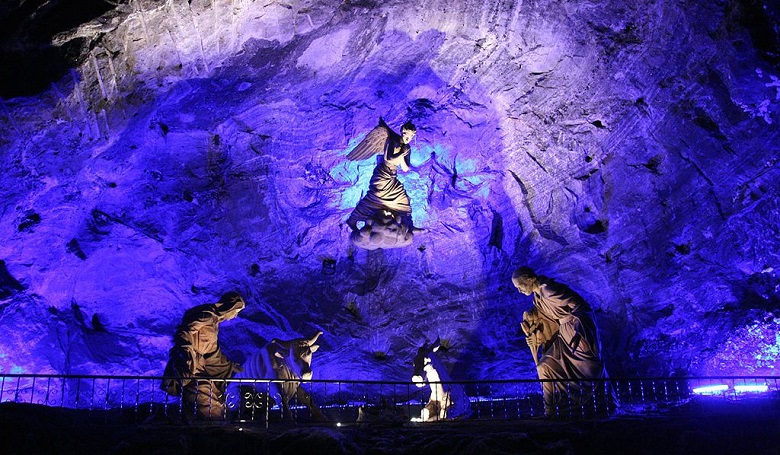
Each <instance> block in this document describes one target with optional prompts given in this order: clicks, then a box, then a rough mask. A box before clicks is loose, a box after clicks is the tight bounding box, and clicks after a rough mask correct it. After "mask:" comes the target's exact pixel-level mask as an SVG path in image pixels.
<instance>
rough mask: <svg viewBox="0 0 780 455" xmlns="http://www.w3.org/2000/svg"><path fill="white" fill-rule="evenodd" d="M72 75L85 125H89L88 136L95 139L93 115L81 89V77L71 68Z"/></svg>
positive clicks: (74, 90) (74, 89)
mask: <svg viewBox="0 0 780 455" xmlns="http://www.w3.org/2000/svg"><path fill="white" fill-rule="evenodd" d="M70 77H71V78H72V79H73V92H74V93H75V94H76V100H77V101H78V104H79V107H80V108H81V114H82V116H83V118H84V125H86V127H87V137H88V138H89V139H94V137H95V135H94V134H93V131H92V128H93V126H94V125H93V122H92V115H91V114H90V112H89V109H88V108H87V105H86V101H85V100H84V93H83V92H82V91H81V84H80V81H79V77H78V74H77V73H76V71H75V70H70ZM98 135H99V132H98Z"/></svg>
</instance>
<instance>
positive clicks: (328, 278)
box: [0, 0, 780, 380]
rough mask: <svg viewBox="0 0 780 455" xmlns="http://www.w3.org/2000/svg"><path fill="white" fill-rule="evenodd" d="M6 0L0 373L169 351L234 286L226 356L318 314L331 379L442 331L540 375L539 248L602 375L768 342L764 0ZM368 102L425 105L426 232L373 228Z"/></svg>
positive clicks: (686, 370) (682, 369)
mask: <svg viewBox="0 0 780 455" xmlns="http://www.w3.org/2000/svg"><path fill="white" fill-rule="evenodd" d="M16 3H17V4H13V2H12V4H11V6H7V7H3V8H4V9H0V14H1V15H2V16H0V17H2V18H3V24H6V25H7V24H12V23H13V24H18V25H15V27H16V28H13V27H11V28H4V30H6V31H5V32H3V35H2V36H1V37H0V38H2V44H3V48H2V49H3V52H2V54H0V55H2V56H3V57H4V58H5V59H6V62H11V63H14V65H0V66H5V69H4V70H3V76H4V77H5V78H6V80H7V81H15V82H14V83H11V82H8V83H7V84H4V87H5V88H4V90H5V92H4V93H3V95H2V96H3V99H2V100H0V125H2V126H0V167H2V169H3V173H2V177H0V179H1V180H0V183H1V184H0V239H2V241H0V325H1V326H2V327H3V328H4V329H5V330H4V331H3V337H1V338H0V372H1V373H8V372H11V373H22V372H24V373H71V374H82V373H83V374H86V373H91V374H142V375H155V374H160V373H161V372H162V370H163V366H164V363H165V360H166V353H167V350H168V348H169V347H170V345H171V339H170V337H171V335H172V333H173V331H174V328H175V325H176V323H177V321H178V320H179V319H180V317H181V314H182V313H183V312H184V310H185V309H187V308H189V307H191V306H194V305H196V304H200V303H206V302H211V301H215V300H216V299H217V298H218V297H219V295H220V294H221V293H223V292H225V291H229V290H237V291H239V292H241V293H242V294H243V295H244V296H245V297H246V299H247V302H248V307H247V309H246V310H245V311H244V312H243V313H242V314H241V316H240V317H239V318H238V319H237V320H235V321H231V322H230V323H228V324H227V325H225V326H224V327H223V330H222V332H221V333H220V337H221V339H222V343H223V346H224V348H225V351H226V352H227V353H228V355H230V356H232V357H233V358H235V359H237V360H242V359H243V358H244V357H245V356H246V355H247V353H248V352H249V351H250V350H252V349H255V348H256V347H257V346H260V345H262V344H263V343H264V342H265V341H267V340H270V339H271V338H274V337H278V338H291V337H295V336H306V335H307V334H310V333H313V332H314V331H315V330H322V331H323V332H324V335H323V336H322V338H321V343H322V345H323V346H322V349H321V350H320V351H319V352H317V355H316V356H315V359H314V370H315V375H316V377H318V378H328V379H339V378H342V379H358V378H360V379H388V380H407V379H409V377H410V375H411V371H410V362H411V359H412V354H413V352H414V351H415V349H416V347H417V346H419V345H421V344H422V343H423V342H424V341H425V340H426V339H427V340H433V339H435V338H436V337H437V336H440V337H441V338H442V339H443V340H446V341H447V342H448V343H449V346H450V349H449V350H448V352H447V353H446V354H445V355H444V356H443V360H444V361H445V363H447V364H448V366H450V367H451V369H452V376H453V377H454V378H457V379H490V378H529V377H534V375H535V371H534V369H533V365H532V362H531V360H530V356H529V355H528V354H527V350H526V348H525V345H524V343H523V342H522V340H521V336H520V332H519V319H520V317H521V314H522V311H523V309H525V308H526V307H527V306H528V305H530V302H529V301H528V300H527V299H525V298H523V297H521V296H520V295H519V294H517V293H516V291H515V290H514V289H513V288H512V287H511V282H510V276H511V272H512V270H513V269H514V268H515V267H517V266H520V265H525V264H528V265H531V266H532V267H535V268H536V269H538V270H539V271H540V272H542V273H545V274H548V275H550V276H553V277H556V278H558V279H559V280H560V281H562V282H564V283H567V284H570V285H571V286H572V287H573V288H574V289H576V290H577V291H579V292H580V293H581V294H582V295H583V296H584V297H585V298H586V299H587V300H588V301H589V302H590V303H591V304H592V305H593V306H594V307H595V308H596V309H597V314H598V317H599V323H600V325H601V330H602V339H603V344H604V349H605V352H606V354H605V355H606V357H607V361H608V369H609V370H610V372H611V374H612V375H613V376H618V375H668V374H747V373H750V374H773V373H775V372H776V369H777V368H778V365H780V312H778V308H779V307H780V279H778V269H780V195H779V194H778V186H779V185H778V181H780V163H778V160H779V159H780V145H778V144H780V129H779V128H778V127H777V125H778V123H780V107H778V106H780V69H779V67H778V62H779V59H780V53H779V52H778V37H779V36H780V32H778V25H777V23H778V17H780V9H778V7H777V6H776V5H775V4H774V3H772V2H760V1H757V0H743V1H734V0H719V1H711V2H699V1H693V0H686V1H677V2H669V1H662V0H656V1H649V2H645V1H643V2H640V1H635V0H621V1H610V2H596V1H589V0H577V1H571V2H560V1H555V0H539V1H535V2H521V1H514V2H513V1H504V2H482V1H464V2H449V1H445V0H431V1H429V2H413V1H403V0H395V1H392V0H391V1H388V2H383V3H379V2H371V1H345V2H340V1H328V0H322V1H293V2H289V3H282V2H256V1H249V0H230V1H228V0H213V1H205V0H193V1H191V2H172V1H166V2H153V1H148V0H136V1H131V2H126V3H120V4H118V5H113V4H109V3H108V2H106V3H103V2H85V4H89V5H91V6H92V7H93V10H90V11H87V10H86V9H85V10H84V11H83V13H84V14H82V15H81V16H74V17H72V18H71V17H70V16H68V15H64V14H62V11H63V10H62V8H63V6H67V5H66V4H67V2H65V1H59V2H57V1H49V2H42V1H37V2H34V1H29V2H21V1H19V2H16ZM98 3H100V4H101V5H98ZM34 7H35V8H37V9H35V8H34ZM66 16H68V17H66ZM19 17H23V18H26V19H25V20H22V21H15V22H14V21H13V19H15V18H16V19H18V18H19ZM58 19H59V20H60V22H58ZM65 19H67V20H68V21H70V22H68V21H66V20H65ZM20 43H24V46H22V45H21V44H20ZM20 46H21V47H20ZM25 46H26V47H25ZM19 49H22V51H19ZM46 52H55V53H56V54H57V55H58V58H60V59H61V62H60V67H59V68H60V70H59V71H54V70H51V69H48V70H46V71H44V74H43V76H42V75H41V74H39V73H37V72H36V69H37V68H39V66H36V65H35V64H34V62H33V63H30V64H29V65H23V64H18V65H17V64H16V63H18V62H20V61H21V60H20V59H21V57H20V55H24V56H29V57H30V59H34V58H35V56H37V55H48V54H46ZM14 59H16V60H14ZM44 60H45V59H44ZM52 64H53V63H52ZM44 76H54V78H53V79H52V80H50V81H47V80H45V77H44ZM41 77H44V79H43V82H40V81H39V79H41ZM25 78H27V79H28V80H29V82H30V84H31V85H32V84H33V82H37V83H38V85H39V86H41V87H40V89H39V90H35V89H30V87H29V86H22V85H23V84H22V85H18V84H21V82H19V81H22V82H23V81H24V80H25ZM17 83H18V84H17ZM14 84H17V85H14ZM380 116H383V117H384V118H385V119H386V120H387V121H388V123H389V124H390V125H391V126H392V127H394V128H399V127H400V125H401V123H403V122H404V121H405V120H407V119H411V120H412V121H414V122H415V123H416V124H417V126H418V134H417V139H416V140H415V142H414V143H413V144H412V148H413V156H412V164H413V165H414V166H415V168H414V169H413V170H412V171H411V172H409V173H405V174H402V175H401V176H400V178H401V180H402V181H403V183H404V185H405V186H406V189H407V191H408V193H409V195H410V197H411V199H412V205H413V217H414V222H415V225H417V226H420V227H423V228H425V229H426V230H427V232H425V233H424V234H420V235H416V236H415V238H414V242H413V244H412V245H411V246H409V247H407V248H403V249H397V250H375V251H365V250H360V249H355V248H354V247H351V246H350V243H349V240H348V235H349V230H348V229H347V227H346V226H345V225H344V224H343V222H344V221H345V219H346V217H347V216H348V214H349V213H350V211H351V209H352V208H353V207H354V206H355V204H356V203H357V201H358V200H359V198H360V197H361V195H362V193H363V192H364V191H365V190H366V187H367V184H368V179H369V177H370V175H371V171H372V168H373V163H372V162H370V161H366V162H357V163H354V162H347V161H345V159H344V157H345V155H346V154H347V153H348V152H349V150H350V147H352V146H354V145H355V144H356V143H357V141H358V140H359V139H360V138H361V137H362V135H363V134H365V133H366V132H367V131H368V130H369V129H370V128H372V127H373V126H374V125H375V124H376V122H377V120H378V118H379V117H380ZM518 351H519V352H518Z"/></svg>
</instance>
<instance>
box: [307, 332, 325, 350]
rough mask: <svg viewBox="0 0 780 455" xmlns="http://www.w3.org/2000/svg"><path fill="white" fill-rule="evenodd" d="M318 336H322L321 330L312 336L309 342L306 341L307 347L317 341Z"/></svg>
mask: <svg viewBox="0 0 780 455" xmlns="http://www.w3.org/2000/svg"><path fill="white" fill-rule="evenodd" d="M320 335H322V331H321V330H320V331H318V332H317V333H315V334H314V336H313V337H311V338H310V339H309V341H308V343H309V346H311V345H313V344H314V343H315V342H316V341H317V338H319V337H320Z"/></svg>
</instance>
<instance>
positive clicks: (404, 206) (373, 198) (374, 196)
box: [348, 140, 412, 224]
mask: <svg viewBox="0 0 780 455" xmlns="http://www.w3.org/2000/svg"><path fill="white" fill-rule="evenodd" d="M398 147H400V148H401V150H400V151H401V153H403V152H404V151H406V149H408V148H409V145H408V144H399V143H394V141H392V140H388V145H387V148H386V150H385V153H383V154H382V155H380V156H379V157H378V158H377V165H376V168H374V174H373V175H372V176H371V181H370V182H369V186H368V193H367V194H366V195H365V196H364V197H363V199H361V200H360V202H359V203H358V205H357V207H355V210H354V211H353V212H352V214H351V215H350V216H349V221H348V222H349V223H357V222H358V221H366V220H370V219H374V218H375V217H376V216H377V215H378V214H380V215H381V211H383V210H388V211H390V212H392V213H393V214H396V215H400V216H401V218H402V220H403V222H405V223H409V224H411V219H412V206H411V204H410V203H409V196H408V195H407V194H406V189H404V186H403V184H401V182H400V181H399V180H398V167H397V166H396V165H394V164H391V163H390V162H389V161H388V160H387V159H386V158H387V156H388V150H390V151H392V150H394V149H397V148H398Z"/></svg>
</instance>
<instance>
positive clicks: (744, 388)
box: [734, 384, 769, 393]
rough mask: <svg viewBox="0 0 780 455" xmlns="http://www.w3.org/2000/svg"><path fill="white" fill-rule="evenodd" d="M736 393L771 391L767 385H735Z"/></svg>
mask: <svg viewBox="0 0 780 455" xmlns="http://www.w3.org/2000/svg"><path fill="white" fill-rule="evenodd" d="M734 391H735V392H736V393H764V392H767V391H769V386H768V385H766V384H754V385H735V386H734Z"/></svg>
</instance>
